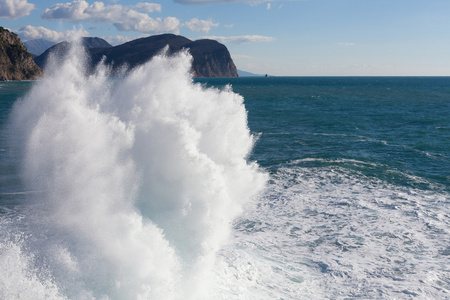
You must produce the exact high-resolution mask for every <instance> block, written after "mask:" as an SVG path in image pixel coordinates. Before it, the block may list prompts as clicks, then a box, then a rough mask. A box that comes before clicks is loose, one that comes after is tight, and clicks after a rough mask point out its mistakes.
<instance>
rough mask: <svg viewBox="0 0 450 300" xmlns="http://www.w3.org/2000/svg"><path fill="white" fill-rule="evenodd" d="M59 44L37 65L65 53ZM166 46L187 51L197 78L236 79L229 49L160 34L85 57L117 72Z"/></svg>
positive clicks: (93, 51)
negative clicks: (187, 49)
mask: <svg viewBox="0 0 450 300" xmlns="http://www.w3.org/2000/svg"><path fill="white" fill-rule="evenodd" d="M58 45H59V44H58ZM58 45H55V46H54V47H56V48H54V47H52V48H50V49H48V50H47V51H46V52H44V53H43V54H42V55H40V56H38V57H36V58H35V61H36V63H37V64H38V65H39V66H43V65H44V64H45V61H46V60H47V56H48V54H49V53H50V52H52V51H58V52H59V53H64V52H65V51H67V50H65V48H64V47H66V46H67V45H62V46H58ZM165 46H168V53H169V54H173V53H175V52H177V51H180V50H181V49H183V48H189V51H190V53H191V55H192V57H193V63H192V72H193V74H194V76H196V77H238V73H237V69H236V66H235V65H234V62H233V60H232V59H231V55H230V53H229V52H228V49H227V48H226V47H225V46H224V45H223V44H220V43H219V42H217V41H214V40H207V39H203V40H197V41H191V40H190V39H188V38H185V37H183V36H180V35H174V34H161V35H154V36H150V37H146V38H140V39H136V40H133V41H130V42H127V43H124V44H121V45H118V46H115V47H109V48H89V49H88V54H89V56H90V60H91V65H92V66H95V65H96V64H98V63H99V62H100V60H102V58H103V57H104V58H105V63H106V64H108V65H111V66H112V68H113V71H116V70H120V69H121V68H122V67H123V66H127V67H129V68H130V69H131V68H134V67H136V66H138V65H141V64H143V63H145V62H147V61H148V60H150V59H151V58H152V57H153V56H155V55H156V54H158V53H159V52H160V51H161V50H162V49H163V48H164V47H165Z"/></svg>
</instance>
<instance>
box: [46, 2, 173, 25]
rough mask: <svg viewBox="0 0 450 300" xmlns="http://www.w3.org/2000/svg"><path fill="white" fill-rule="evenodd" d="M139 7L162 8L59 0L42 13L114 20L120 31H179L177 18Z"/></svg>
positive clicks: (61, 17)
mask: <svg viewBox="0 0 450 300" xmlns="http://www.w3.org/2000/svg"><path fill="white" fill-rule="evenodd" d="M138 10H139V11H145V12H155V11H158V12H159V11H161V5H160V4H155V3H138V4H136V5H133V6H124V5H121V4H114V5H105V4H104V3H103V2H94V3H93V4H91V5H89V3H88V2H86V1H84V0H77V1H73V2H68V3H58V4H56V5H54V6H52V7H50V8H47V9H46V10H45V11H44V12H43V13H42V15H41V16H42V18H43V19H45V20H66V21H69V22H78V21H89V22H94V23H113V24H114V26H115V27H116V28H117V29H118V30H120V31H137V32H142V33H160V32H173V33H178V32H179V27H180V21H179V20H178V19H177V18H175V17H167V18H164V19H161V18H151V17H150V16H149V15H147V14H145V13H141V12H139V11H138Z"/></svg>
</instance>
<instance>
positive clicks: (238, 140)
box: [0, 46, 450, 299]
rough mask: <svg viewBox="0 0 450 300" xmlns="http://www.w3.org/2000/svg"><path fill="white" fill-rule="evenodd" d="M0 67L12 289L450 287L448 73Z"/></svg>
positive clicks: (0, 232) (123, 292)
mask: <svg viewBox="0 0 450 300" xmlns="http://www.w3.org/2000/svg"><path fill="white" fill-rule="evenodd" d="M190 63H191V57H190V55H189V53H188V52H186V51H183V52H181V53H178V54H176V55H173V56H168V55H166V54H165V53H161V55H159V56H157V57H155V58H154V59H153V60H151V61H150V62H148V63H147V64H145V65H143V66H141V67H139V68H137V69H135V70H132V71H131V72H129V73H125V74H123V76H121V77H115V78H111V76H109V70H108V68H107V67H99V68H98V69H97V70H96V71H95V72H94V74H88V73H87V72H86V70H85V67H84V58H83V54H82V50H81V49H80V48H77V47H76V46H75V47H74V49H72V51H71V53H70V54H69V55H68V57H67V58H66V60H65V62H63V63H61V62H58V63H53V64H52V63H49V65H48V67H47V69H46V75H45V77H44V78H43V79H42V80H39V81H35V82H2V83H0V125H1V131H0V270H1V272H0V298H1V299H450V77H271V76H269V77H267V78H265V77H241V78H195V79H193V78H192V76H191V75H190V73H189V70H190Z"/></svg>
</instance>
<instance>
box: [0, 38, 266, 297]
mask: <svg viewBox="0 0 450 300" xmlns="http://www.w3.org/2000/svg"><path fill="white" fill-rule="evenodd" d="M85 61H86V60H85V59H84V54H83V50H82V48H81V47H79V46H77V45H76V44H75V45H74V46H73V47H72V49H71V50H70V52H69V54H68V55H67V56H66V57H65V59H64V60H63V61H59V60H56V59H54V60H53V61H52V60H50V61H49V63H48V66H47V69H46V75H45V77H44V78H43V79H42V80H41V81H39V82H37V83H36V84H35V85H34V86H33V88H32V89H31V91H30V93H29V94H28V95H26V96H25V97H24V98H23V99H22V100H21V101H20V102H18V103H17V104H16V106H15V109H14V111H13V115H12V120H13V121H12V123H13V126H12V128H13V130H14V131H15V132H18V133H20V135H21V136H23V140H22V142H21V143H20V142H19V143H18V144H17V145H16V147H17V149H18V151H19V149H20V151H22V156H23V166H22V170H23V179H24V182H25V185H26V187H27V189H29V190H33V191H39V192H38V193H34V194H33V195H32V197H31V199H30V201H29V204H28V205H27V206H26V209H24V212H23V217H22V218H20V221H15V222H12V224H8V226H10V227H15V228H13V230H11V232H16V233H15V234H11V236H12V237H11V238H10V240H15V241H9V244H3V245H2V248H0V251H1V252H2V256H5V255H6V256H5V257H10V258H11V259H10V260H2V262H1V264H2V265H1V266H2V270H5V268H11V267H12V264H13V263H14V261H21V262H23V263H22V264H21V269H20V270H19V271H17V273H16V275H17V276H16V277H19V278H20V277H24V278H27V280H28V281H27V280H23V282H25V283H24V284H25V287H23V289H21V290H22V291H24V290H32V289H38V290H39V291H41V294H42V295H45V296H43V297H42V299H44V298H45V299H49V298H50V299H51V298H54V299H58V298H62V299H64V298H69V299H90V298H92V299H149V298H150V299H180V298H182V299H202V298H208V295H210V292H211V291H210V288H211V287H212V286H213V285H214V283H213V282H211V280H212V279H211V278H213V276H211V269H212V268H213V265H214V260H215V254H216V252H217V251H218V250H219V249H220V248H221V247H222V246H223V245H224V243H225V242H226V240H227V238H228V236H229V233H230V230H231V224H230V223H231V221H232V220H233V219H234V218H235V217H236V216H237V215H238V214H239V213H240V211H241V205H242V204H243V203H245V202H247V201H249V200H250V199H251V198H252V197H255V196H256V195H257V194H258V193H259V192H260V191H261V190H262V188H263V187H264V184H265V181H266V175H265V174H264V173H263V172H261V171H260V170H259V168H258V166H257V165H256V164H255V163H249V162H248V161H247V157H248V155H249V153H250V151H251V149H252V147H253V144H254V142H255V138H254V137H253V136H252V135H251V134H250V132H249V129H248V126H247V115H246V110H245V107H244V105H243V98H242V97H241V96H239V95H237V94H235V93H233V92H232V91H231V88H226V89H224V90H218V89H211V88H210V89H207V88H205V87H204V86H202V85H200V84H195V83H193V80H192V77H191V74H190V67H191V61H192V58H191V56H190V55H189V53H188V52H187V51H181V52H180V53H178V54H176V55H173V56H167V55H166V54H165V53H164V52H162V53H161V54H160V55H158V56H156V57H154V58H153V59H152V60H151V61H149V62H148V63H146V64H145V65H142V66H140V67H138V68H136V69H134V70H132V71H130V72H129V73H128V74H127V75H126V76H125V77H124V78H121V79H116V80H114V79H110V78H109V77H108V72H109V71H108V68H107V67H105V66H102V65H100V66H99V67H97V69H96V71H95V72H94V73H93V74H87V72H86V69H87V68H86V67H85ZM17 223H20V226H18V225H17ZM18 227H20V229H18ZM9 280H10V279H8V278H6V277H3V278H2V280H1V282H2V284H1V285H0V295H6V294H5V293H6V291H7V290H8V289H7V285H8V281H9ZM30 280H31V281H32V282H33V283H34V284H31V283H30V284H26V282H31V281H30ZM8 292H11V289H9V290H8ZM19 293H20V291H17V294H16V296H20V295H19ZM36 294H38V293H36ZM39 295H40V294H39ZM10 296H11V295H10ZM13 296H14V295H13Z"/></svg>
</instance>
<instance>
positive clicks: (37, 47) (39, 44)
mask: <svg viewBox="0 0 450 300" xmlns="http://www.w3.org/2000/svg"><path fill="white" fill-rule="evenodd" d="M23 44H24V45H25V47H27V49H28V52H30V53H31V54H33V55H36V56H38V55H41V54H42V53H44V52H45V50H47V49H48V48H50V47H51V46H54V45H55V44H56V43H55V42H51V41H48V40H44V39H35V40H30V41H27V42H24V43H23Z"/></svg>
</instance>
